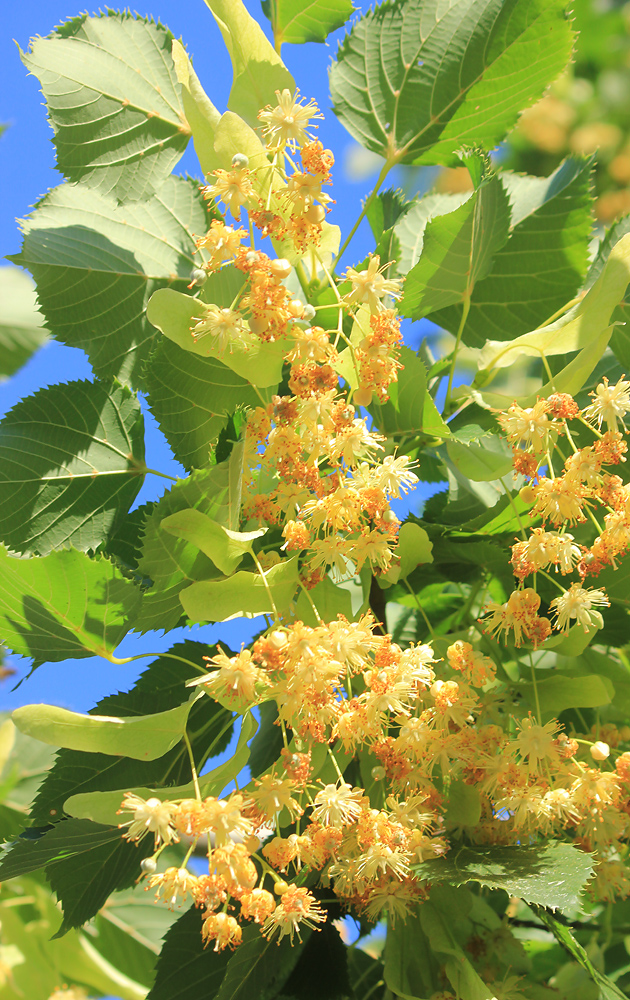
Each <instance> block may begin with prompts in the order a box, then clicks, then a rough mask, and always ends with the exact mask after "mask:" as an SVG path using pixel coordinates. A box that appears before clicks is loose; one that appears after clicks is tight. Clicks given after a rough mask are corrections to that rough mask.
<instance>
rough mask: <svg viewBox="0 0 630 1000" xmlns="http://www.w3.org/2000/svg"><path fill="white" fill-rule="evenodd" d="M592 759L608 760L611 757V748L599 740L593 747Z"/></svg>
mask: <svg viewBox="0 0 630 1000" xmlns="http://www.w3.org/2000/svg"><path fill="white" fill-rule="evenodd" d="M591 757H592V758H593V760H606V759H607V758H608V757H610V747H609V746H608V744H607V743H602V741H601V740H598V741H597V743H593V745H592V747H591Z"/></svg>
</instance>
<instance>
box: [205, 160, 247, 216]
mask: <svg viewBox="0 0 630 1000" xmlns="http://www.w3.org/2000/svg"><path fill="white" fill-rule="evenodd" d="M249 173H250V172H249V170H247V168H246V167H234V168H233V169H232V170H214V171H213V174H214V176H215V177H216V181H215V182H214V184H206V186H205V187H203V188H202V189H201V190H202V192H203V196H204V198H205V199H206V200H207V201H209V200H210V198H218V199H219V200H220V201H222V202H224V204H225V205H226V206H227V208H229V210H230V212H231V213H232V215H233V216H234V218H235V219H240V217H241V206H242V205H247V204H248V202H250V201H251V199H252V198H253V196H254V188H253V187H252V182H251V181H250V179H249Z"/></svg>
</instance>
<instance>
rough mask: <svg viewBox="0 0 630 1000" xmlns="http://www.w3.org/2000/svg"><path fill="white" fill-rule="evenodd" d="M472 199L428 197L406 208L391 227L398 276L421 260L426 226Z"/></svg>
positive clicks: (466, 196) (467, 193)
mask: <svg viewBox="0 0 630 1000" xmlns="http://www.w3.org/2000/svg"><path fill="white" fill-rule="evenodd" d="M472 197H473V193H472V192H471V191H464V192H461V193H459V194H427V195H425V196H424V197H423V198H416V199H414V201H412V202H411V203H410V204H408V205H407V206H406V211H405V212H404V213H402V214H401V215H400V216H399V217H398V218H396V220H395V221H394V223H393V229H394V235H395V237H396V240H397V241H398V254H397V256H396V268H397V270H398V272H399V273H400V274H407V273H408V272H409V271H410V270H411V269H412V267H414V265H415V264H417V263H418V261H419V260H420V255H421V253H422V249H423V247H424V235H425V232H426V229H427V225H428V223H429V222H430V221H431V219H433V218H434V217H435V216H442V215H449V214H450V213H451V212H454V211H455V210H456V209H457V208H460V206H462V205H463V204H464V203H465V202H466V201H468V199H470V198H472Z"/></svg>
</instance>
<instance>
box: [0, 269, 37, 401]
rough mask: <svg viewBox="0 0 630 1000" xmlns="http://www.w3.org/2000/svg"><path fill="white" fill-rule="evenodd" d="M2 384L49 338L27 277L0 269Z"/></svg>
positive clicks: (0, 374)
mask: <svg viewBox="0 0 630 1000" xmlns="http://www.w3.org/2000/svg"><path fill="white" fill-rule="evenodd" d="M0 301H1V302H2V310H1V313H0V381H2V380H3V379H5V378H8V377H9V375H13V374H14V372H16V371H17V370H18V368H21V367H22V365H23V364H24V362H25V361H28V359H29V358H30V356H31V355H32V354H33V353H34V351H36V350H37V348H38V347H41V345H42V344H43V343H45V342H46V340H47V339H48V334H47V333H46V330H45V329H44V327H43V322H44V317H43V316H42V314H41V313H40V312H39V311H38V309H37V301H36V298H35V290H34V288H33V283H32V282H31V281H30V280H29V278H28V275H26V274H24V273H23V272H22V271H20V270H18V268H17V267H0Z"/></svg>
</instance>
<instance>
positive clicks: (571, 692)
mask: <svg viewBox="0 0 630 1000" xmlns="http://www.w3.org/2000/svg"><path fill="white" fill-rule="evenodd" d="M518 688H519V690H520V691H522V692H523V694H524V695H525V697H526V698H527V699H528V701H529V703H530V704H531V705H532V706H535V705H536V691H535V690H534V686H533V685H532V684H519V685H518ZM536 688H537V690H538V698H539V703H540V711H541V712H542V713H543V715H548V716H554V717H555V716H557V715H559V714H560V712H564V711H565V709H567V708H599V707H601V706H602V705H609V704H610V703H611V702H612V701H613V699H614V697H615V688H614V685H613V684H612V682H611V681H610V680H609V679H608V678H607V677H600V676H599V674H586V675H582V676H579V677H567V676H566V675H560V674H554V676H553V677H548V678H547V679H546V680H539V681H538V683H537V684H536Z"/></svg>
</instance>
